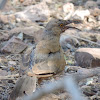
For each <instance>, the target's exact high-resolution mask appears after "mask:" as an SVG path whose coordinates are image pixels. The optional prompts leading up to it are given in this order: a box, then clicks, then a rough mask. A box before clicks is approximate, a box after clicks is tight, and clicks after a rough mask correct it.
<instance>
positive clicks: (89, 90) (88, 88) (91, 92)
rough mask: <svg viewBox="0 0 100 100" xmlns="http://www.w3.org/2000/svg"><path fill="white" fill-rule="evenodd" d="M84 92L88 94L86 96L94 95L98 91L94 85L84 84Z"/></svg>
mask: <svg viewBox="0 0 100 100" xmlns="http://www.w3.org/2000/svg"><path fill="white" fill-rule="evenodd" d="M81 89H82V92H83V93H84V94H85V95H86V96H93V95H95V94H96V92H97V91H95V89H94V88H93V87H92V86H86V85H85V86H82V87H81Z"/></svg>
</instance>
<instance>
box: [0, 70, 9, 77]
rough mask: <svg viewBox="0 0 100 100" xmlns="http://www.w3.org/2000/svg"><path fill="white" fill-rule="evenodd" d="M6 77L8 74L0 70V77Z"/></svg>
mask: <svg viewBox="0 0 100 100" xmlns="http://www.w3.org/2000/svg"><path fill="white" fill-rule="evenodd" d="M6 75H8V72H7V71H6V70H2V69H0V76H6Z"/></svg>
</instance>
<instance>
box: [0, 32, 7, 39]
mask: <svg viewBox="0 0 100 100" xmlns="http://www.w3.org/2000/svg"><path fill="white" fill-rule="evenodd" d="M8 38H9V35H8V34H6V33H5V32H0V41H2V40H7V39H8Z"/></svg>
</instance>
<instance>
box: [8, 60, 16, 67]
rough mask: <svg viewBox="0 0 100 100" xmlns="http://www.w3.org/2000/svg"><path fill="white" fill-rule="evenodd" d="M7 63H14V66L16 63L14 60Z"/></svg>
mask: <svg viewBox="0 0 100 100" xmlns="http://www.w3.org/2000/svg"><path fill="white" fill-rule="evenodd" d="M8 64H9V65H14V66H15V65H16V62H15V61H9V62H8Z"/></svg>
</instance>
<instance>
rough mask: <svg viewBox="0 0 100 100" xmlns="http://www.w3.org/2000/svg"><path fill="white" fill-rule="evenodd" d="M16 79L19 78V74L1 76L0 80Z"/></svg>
mask: <svg viewBox="0 0 100 100" xmlns="http://www.w3.org/2000/svg"><path fill="white" fill-rule="evenodd" d="M14 77H19V74H13V75H7V76H0V80H3V79H14Z"/></svg>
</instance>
